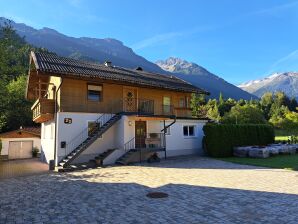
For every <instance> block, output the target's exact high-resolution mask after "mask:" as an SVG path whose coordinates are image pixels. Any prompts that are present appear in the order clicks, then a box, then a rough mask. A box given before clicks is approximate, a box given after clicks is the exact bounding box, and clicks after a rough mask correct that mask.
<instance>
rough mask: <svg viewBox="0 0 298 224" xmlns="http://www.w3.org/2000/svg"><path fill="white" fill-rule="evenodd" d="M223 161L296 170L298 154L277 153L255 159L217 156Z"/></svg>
mask: <svg viewBox="0 0 298 224" xmlns="http://www.w3.org/2000/svg"><path fill="white" fill-rule="evenodd" d="M218 159H220V160H223V161H227V162H232V163H239V164H245V165H253V166H263V167H271V168H280V169H289V170H298V154H296V155H278V156H274V157H270V158H267V159H256V158H238V157H228V158H218Z"/></svg>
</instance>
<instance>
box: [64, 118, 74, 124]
mask: <svg viewBox="0 0 298 224" xmlns="http://www.w3.org/2000/svg"><path fill="white" fill-rule="evenodd" d="M71 123H72V118H64V124H71Z"/></svg>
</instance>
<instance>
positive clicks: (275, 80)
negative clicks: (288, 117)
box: [238, 72, 298, 99]
mask: <svg viewBox="0 0 298 224" xmlns="http://www.w3.org/2000/svg"><path fill="white" fill-rule="evenodd" d="M238 87H239V88H241V89H243V90H245V91H247V92H250V93H252V94H254V95H256V96H258V97H261V96H262V95H263V94H264V93H265V92H268V91H269V92H277V91H282V92H284V93H285V94H286V95H288V96H289V97H295V98H296V99H298V72H285V73H275V74H272V75H270V76H268V77H266V78H264V79H259V80H253V81H249V82H246V83H243V84H241V85H239V86H238Z"/></svg>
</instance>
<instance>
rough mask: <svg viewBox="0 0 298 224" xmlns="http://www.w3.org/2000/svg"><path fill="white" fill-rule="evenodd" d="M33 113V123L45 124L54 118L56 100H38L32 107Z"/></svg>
mask: <svg viewBox="0 0 298 224" xmlns="http://www.w3.org/2000/svg"><path fill="white" fill-rule="evenodd" d="M31 110H32V112H33V121H34V122H36V123H43V122H46V121H49V120H51V119H53V118H54V113H55V100H53V99H43V98H40V99H38V100H37V101H36V102H35V103H34V104H33V106H32V107H31Z"/></svg>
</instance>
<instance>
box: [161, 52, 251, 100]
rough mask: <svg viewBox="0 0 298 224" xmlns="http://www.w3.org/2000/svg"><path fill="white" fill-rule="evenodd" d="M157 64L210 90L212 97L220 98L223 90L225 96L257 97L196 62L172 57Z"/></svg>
mask: <svg viewBox="0 0 298 224" xmlns="http://www.w3.org/2000/svg"><path fill="white" fill-rule="evenodd" d="M156 64H157V65H158V66H159V67H161V68H162V69H163V70H165V71H169V72H172V73H174V74H175V75H176V76H178V77H179V78H182V79H184V80H186V81H188V82H190V83H192V84H194V85H197V86H200V87H202V88H203V89H206V90H208V91H209V92H210V93H211V97H214V98H218V96H219V94H220V92H221V93H222V94H223V96H224V97H225V98H228V97H231V98H234V99H240V98H242V99H251V98H253V99H255V98H256V97H255V96H253V95H251V94H249V93H247V92H245V91H243V90H241V89H239V88H238V87H237V86H234V85H232V84H231V83H228V82H227V81H225V80H224V79H222V78H220V77H218V76H216V75H214V74H212V73H211V72H209V71H208V70H206V69H205V68H203V67H201V66H199V65H197V64H195V63H192V62H188V61H185V60H182V59H180V58H174V57H170V58H168V59H166V60H159V61H156Z"/></svg>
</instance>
